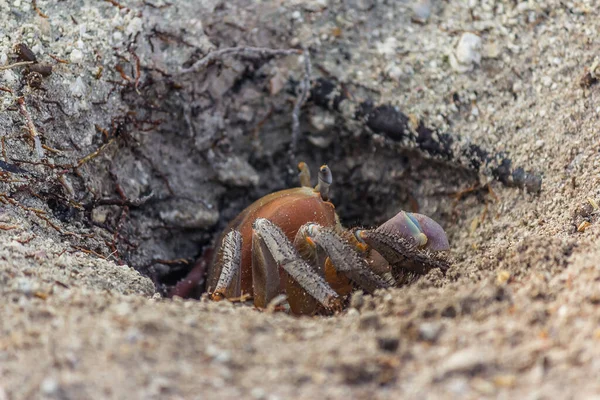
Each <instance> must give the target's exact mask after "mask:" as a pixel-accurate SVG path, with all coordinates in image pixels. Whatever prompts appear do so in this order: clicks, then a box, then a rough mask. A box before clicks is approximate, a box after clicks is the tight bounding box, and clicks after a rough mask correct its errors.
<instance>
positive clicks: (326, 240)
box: [298, 223, 393, 293]
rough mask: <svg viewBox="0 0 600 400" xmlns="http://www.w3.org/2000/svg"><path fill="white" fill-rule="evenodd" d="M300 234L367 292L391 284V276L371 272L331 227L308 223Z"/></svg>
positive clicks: (338, 269)
mask: <svg viewBox="0 0 600 400" xmlns="http://www.w3.org/2000/svg"><path fill="white" fill-rule="evenodd" d="M300 234H302V235H305V236H306V237H307V238H309V239H310V240H312V241H314V242H315V243H316V244H317V245H318V246H319V247H320V248H322V249H323V250H324V251H325V252H326V253H327V256H329V259H330V260H331V262H332V264H333V266H334V268H335V269H336V270H337V271H339V272H343V273H344V274H345V275H346V276H347V277H348V278H350V280H352V281H353V282H354V283H356V284H357V285H359V286H360V287H361V288H363V289H364V290H366V291H367V292H369V293H373V292H374V291H375V290H376V289H381V288H387V287H390V286H392V285H393V279H392V278H391V277H384V276H381V275H378V274H376V273H375V272H373V271H372V270H371V268H369V265H368V264H367V261H366V260H365V259H364V258H362V257H361V256H360V255H359V254H358V253H357V252H356V250H354V249H353V248H352V246H351V245H350V244H349V243H348V242H346V241H345V240H344V239H342V238H341V237H340V236H338V235H337V234H336V233H335V232H334V231H333V230H332V229H327V228H323V227H321V226H319V225H317V224H313V223H309V224H306V225H303V226H302V227H301V228H300V230H299V231H298V235H300Z"/></svg>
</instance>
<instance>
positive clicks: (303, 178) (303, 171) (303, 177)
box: [298, 161, 310, 186]
mask: <svg viewBox="0 0 600 400" xmlns="http://www.w3.org/2000/svg"><path fill="white" fill-rule="evenodd" d="M298 178H299V179H300V186H310V169H309V168H308V165H306V163H305V162H304V161H300V162H299V163H298Z"/></svg>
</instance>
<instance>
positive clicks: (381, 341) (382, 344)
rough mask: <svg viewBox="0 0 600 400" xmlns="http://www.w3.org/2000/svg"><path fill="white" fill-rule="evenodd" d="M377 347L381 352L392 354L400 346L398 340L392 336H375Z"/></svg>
mask: <svg viewBox="0 0 600 400" xmlns="http://www.w3.org/2000/svg"><path fill="white" fill-rule="evenodd" d="M377 346H378V347H379V348H380V349H381V350H383V351H388V352H390V353H393V352H395V351H396V350H398V347H399V346H400V338H399V337H398V336H396V335H392V334H385V335H380V336H377Z"/></svg>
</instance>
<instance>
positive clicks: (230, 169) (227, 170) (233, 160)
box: [215, 156, 259, 187]
mask: <svg viewBox="0 0 600 400" xmlns="http://www.w3.org/2000/svg"><path fill="white" fill-rule="evenodd" d="M215 167H216V168H215V169H216V170H217V176H218V178H219V180H220V181H221V182H223V183H225V184H227V185H232V186H238V187H249V186H256V185H258V181H259V176H258V172H256V170H255V169H254V168H253V167H252V166H251V165H250V164H249V163H248V161H246V160H244V159H242V158H240V157H237V156H230V157H228V158H227V159H226V160H225V161H221V162H218V163H215Z"/></svg>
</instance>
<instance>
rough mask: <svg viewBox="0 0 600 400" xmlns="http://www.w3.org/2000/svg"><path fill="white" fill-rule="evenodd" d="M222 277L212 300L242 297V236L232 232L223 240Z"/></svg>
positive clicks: (220, 276) (213, 292)
mask: <svg viewBox="0 0 600 400" xmlns="http://www.w3.org/2000/svg"><path fill="white" fill-rule="evenodd" d="M222 243H223V244H222V245H221V249H220V251H222V252H223V257H222V264H221V275H219V280H218V281H217V284H216V286H215V288H214V290H213V291H212V294H211V299H212V300H222V299H223V298H226V297H227V298H229V297H239V296H240V294H241V293H240V283H241V282H240V279H241V274H240V266H241V261H242V235H241V234H240V233H239V232H238V231H236V230H232V231H231V232H229V233H228V234H227V235H225V237H224V238H223V242H222Z"/></svg>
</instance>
